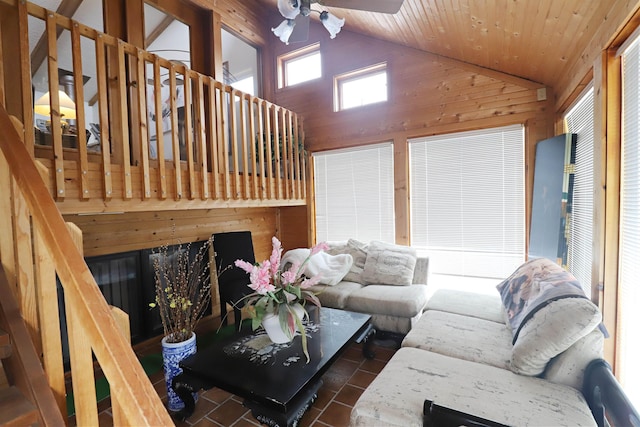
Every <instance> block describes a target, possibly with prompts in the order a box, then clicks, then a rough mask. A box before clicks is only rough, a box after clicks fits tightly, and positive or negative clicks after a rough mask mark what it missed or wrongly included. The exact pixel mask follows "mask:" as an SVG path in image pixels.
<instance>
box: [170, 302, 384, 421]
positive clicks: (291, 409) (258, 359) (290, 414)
mask: <svg viewBox="0 0 640 427" xmlns="http://www.w3.org/2000/svg"><path fill="white" fill-rule="evenodd" d="M309 312H310V313H309V314H310V321H308V322H306V324H305V331H306V335H307V344H308V349H309V356H310V361H309V363H307V360H306V357H305V355H304V353H303V352H302V341H301V337H300V336H296V337H295V338H294V339H293V341H292V342H290V343H286V344H273V343H272V342H271V341H270V340H269V338H268V337H267V335H266V333H264V331H263V330H262V329H260V330H258V331H255V332H253V331H251V328H250V327H248V325H247V327H246V328H245V327H243V328H242V330H240V331H238V332H237V333H235V334H233V335H232V336H230V337H228V338H226V339H222V340H220V341H217V342H214V343H213V344H211V345H210V346H209V347H207V348H204V349H202V350H198V352H197V353H196V354H194V355H193V356H191V357H189V358H187V359H185V360H183V361H182V362H181V363H180V366H181V367H182V369H183V373H182V374H180V375H178V376H176V377H175V378H174V380H173V388H174V390H175V391H176V393H177V394H178V396H180V398H181V399H182V400H183V401H184V402H185V408H184V410H183V411H181V412H180V413H179V414H177V417H179V418H186V417H189V416H190V415H191V414H192V413H193V410H194V408H195V403H194V401H193V398H192V394H191V393H192V392H194V391H198V390H200V389H204V390H208V389H210V388H212V387H219V388H221V389H223V390H226V391H228V392H230V393H233V394H235V395H237V396H240V397H243V398H244V399H245V400H244V405H245V406H246V407H248V408H249V409H251V412H252V414H253V416H254V417H255V418H256V419H257V420H259V421H260V422H263V423H265V424H267V425H270V426H295V425H297V423H298V421H299V420H300V418H301V417H302V415H304V413H305V411H306V410H307V409H308V408H309V407H310V406H311V404H312V403H313V402H314V401H315V399H316V398H317V396H318V394H317V392H318V389H319V388H320V386H321V385H322V378H321V377H322V375H323V374H324V373H325V372H326V371H327V369H329V367H330V366H331V365H332V363H333V362H335V360H336V359H337V358H338V357H339V356H340V354H341V353H342V352H343V351H344V350H345V349H346V348H347V347H348V345H349V344H350V343H351V342H357V343H361V342H364V346H363V353H364V355H365V357H367V358H372V357H373V352H372V351H371V347H370V346H371V343H372V341H373V340H372V337H373V335H374V334H375V330H374V328H373V326H372V325H371V323H370V321H371V316H369V315H368V314H362V313H354V312H350V311H344V310H335V309H331V308H325V307H323V308H321V309H316V308H315V307H314V308H313V309H310V310H309Z"/></svg>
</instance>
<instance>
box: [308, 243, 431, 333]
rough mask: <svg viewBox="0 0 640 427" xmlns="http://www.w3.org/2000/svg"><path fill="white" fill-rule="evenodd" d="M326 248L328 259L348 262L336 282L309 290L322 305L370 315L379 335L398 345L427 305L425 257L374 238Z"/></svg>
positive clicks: (427, 267)
mask: <svg viewBox="0 0 640 427" xmlns="http://www.w3.org/2000/svg"><path fill="white" fill-rule="evenodd" d="M328 244H329V250H328V251H327V253H328V254H329V255H332V256H344V255H349V256H350V257H351V258H352V259H353V263H352V264H351V266H350V268H349V271H348V272H347V274H346V275H345V276H344V277H343V278H342V279H341V280H339V281H338V282H337V283H333V284H319V285H316V286H314V287H313V288H312V290H313V291H314V292H315V293H316V295H317V296H318V298H319V299H320V302H321V303H322V305H323V306H325V307H331V308H338V309H343V310H350V311H356V312H360V313H367V314H371V316H372V318H371V322H372V324H373V326H374V327H375V328H376V331H377V332H378V334H379V336H387V337H390V338H395V339H396V340H398V343H400V341H402V338H404V336H405V335H406V334H407V333H408V332H409V331H410V330H411V328H412V327H413V325H415V324H416V322H418V320H419V319H420V317H421V316H422V313H423V311H424V308H425V306H426V304H427V299H428V296H429V292H428V289H427V280H428V276H429V258H428V257H423V256H418V255H417V254H416V251H415V249H413V248H410V247H407V246H402V245H394V244H389V243H384V242H379V241H375V240H374V241H371V242H367V243H364V242H360V241H358V240H355V239H349V240H347V241H340V242H328Z"/></svg>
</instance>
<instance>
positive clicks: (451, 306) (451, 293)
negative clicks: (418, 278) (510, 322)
mask: <svg viewBox="0 0 640 427" xmlns="http://www.w3.org/2000/svg"><path fill="white" fill-rule="evenodd" d="M426 309H427V310H439V311H446V312H447V313H455V314H462V315H465V316H471V317H477V318H478V319H485V320H491V321H492V322H498V323H505V322H504V309H503V305H502V300H501V299H500V295H499V294H498V293H497V292H496V294H495V295H486V294H480V293H475V292H467V291H460V290H456V289H438V290H437V291H435V292H434V293H433V295H431V297H430V298H429V301H428V302H427V306H426Z"/></svg>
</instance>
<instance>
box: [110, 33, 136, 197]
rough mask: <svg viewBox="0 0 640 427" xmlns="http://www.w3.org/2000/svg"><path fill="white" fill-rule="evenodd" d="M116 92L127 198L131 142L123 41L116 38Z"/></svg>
mask: <svg viewBox="0 0 640 427" xmlns="http://www.w3.org/2000/svg"><path fill="white" fill-rule="evenodd" d="M117 51H118V92H119V96H118V98H119V99H120V102H119V103H118V104H117V106H116V111H115V112H114V114H117V115H119V116H120V120H119V124H120V129H118V133H119V134H120V135H119V136H120V137H121V138H122V141H121V144H122V183H123V187H124V188H123V194H122V197H123V198H124V199H125V200H129V199H131V198H132V197H133V189H132V187H131V151H130V148H131V144H130V141H129V118H128V111H129V109H128V104H127V77H126V76H127V70H126V64H125V57H124V55H125V53H124V42H123V41H122V40H118V46H117Z"/></svg>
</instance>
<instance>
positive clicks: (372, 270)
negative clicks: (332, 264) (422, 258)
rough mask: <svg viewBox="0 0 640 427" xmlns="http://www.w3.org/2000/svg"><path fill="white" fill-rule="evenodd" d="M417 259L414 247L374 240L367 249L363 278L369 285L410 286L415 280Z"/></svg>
mask: <svg viewBox="0 0 640 427" xmlns="http://www.w3.org/2000/svg"><path fill="white" fill-rule="evenodd" d="M416 260H417V255H416V250H415V249H413V248H410V247H408V246H402V245H393V244H390V243H384V242H378V241H372V242H371V243H369V247H368V249H367V259H366V261H365V264H364V271H363V273H362V278H363V280H364V281H365V283H366V284H368V285H397V286H408V285H410V284H411V282H412V281H413V270H414V269H415V267H416Z"/></svg>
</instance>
